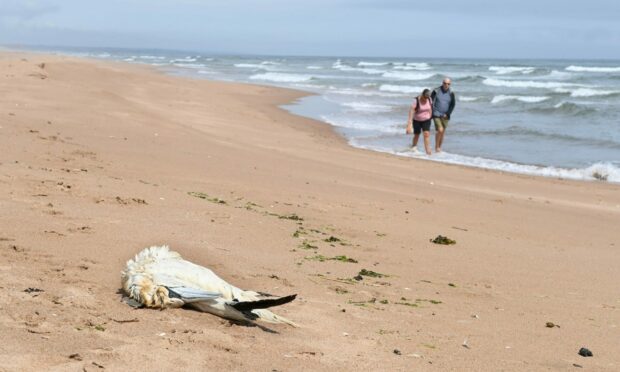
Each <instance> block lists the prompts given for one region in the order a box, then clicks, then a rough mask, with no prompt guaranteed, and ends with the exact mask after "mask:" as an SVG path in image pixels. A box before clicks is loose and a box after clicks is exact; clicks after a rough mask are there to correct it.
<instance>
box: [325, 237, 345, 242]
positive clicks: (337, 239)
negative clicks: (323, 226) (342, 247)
mask: <svg viewBox="0 0 620 372" xmlns="http://www.w3.org/2000/svg"><path fill="white" fill-rule="evenodd" d="M324 241H326V242H327V243H339V242H341V241H342V240H340V239H339V238H336V237H335V236H330V237H329V238H327V239H324Z"/></svg>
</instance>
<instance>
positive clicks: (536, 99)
mask: <svg viewBox="0 0 620 372" xmlns="http://www.w3.org/2000/svg"><path fill="white" fill-rule="evenodd" d="M549 98H550V97H546V96H508V95H498V96H495V97H493V99H492V100H491V103H500V102H503V101H521V102H527V103H537V102H542V101H546V100H548V99H549Z"/></svg>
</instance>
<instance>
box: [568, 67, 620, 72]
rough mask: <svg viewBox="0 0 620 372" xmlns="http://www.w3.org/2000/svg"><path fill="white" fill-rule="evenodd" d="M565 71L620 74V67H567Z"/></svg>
mask: <svg viewBox="0 0 620 372" xmlns="http://www.w3.org/2000/svg"><path fill="white" fill-rule="evenodd" d="M565 70H566V71H573V72H620V67H589V66H568V67H567V68H566V69H565Z"/></svg>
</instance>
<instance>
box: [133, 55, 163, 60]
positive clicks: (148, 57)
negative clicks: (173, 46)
mask: <svg viewBox="0 0 620 372" xmlns="http://www.w3.org/2000/svg"><path fill="white" fill-rule="evenodd" d="M132 57H134V58H140V59H148V60H151V59H166V57H162V56H149V55H144V56H137V57H136V56H132Z"/></svg>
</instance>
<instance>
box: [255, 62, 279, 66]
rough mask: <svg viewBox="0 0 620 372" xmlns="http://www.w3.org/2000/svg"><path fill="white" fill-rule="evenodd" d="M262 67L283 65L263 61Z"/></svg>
mask: <svg viewBox="0 0 620 372" xmlns="http://www.w3.org/2000/svg"><path fill="white" fill-rule="evenodd" d="M260 64H261V65H271V66H278V65H281V63H280V62H274V61H263V62H261V63H260Z"/></svg>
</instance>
